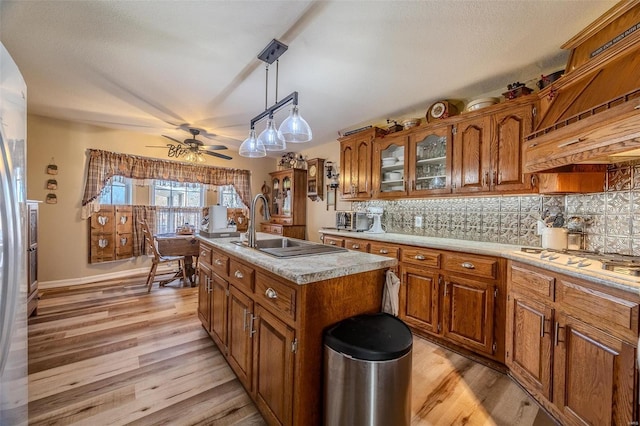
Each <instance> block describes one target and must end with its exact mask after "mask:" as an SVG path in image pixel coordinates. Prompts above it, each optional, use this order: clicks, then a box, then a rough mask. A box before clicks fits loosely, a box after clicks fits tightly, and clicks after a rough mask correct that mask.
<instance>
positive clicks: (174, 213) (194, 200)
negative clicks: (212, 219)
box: [151, 180, 206, 234]
mask: <svg viewBox="0 0 640 426" xmlns="http://www.w3.org/2000/svg"><path fill="white" fill-rule="evenodd" d="M205 198H206V197H205V191H204V186H203V185H201V184H198V183H185V182H175V181H168V180H154V181H153V185H152V187H151V204H152V205H154V206H156V207H157V210H156V213H157V214H156V227H157V229H156V232H157V233H159V234H164V233H168V232H175V231H176V229H177V228H178V226H182V225H185V224H190V225H193V226H195V227H196V229H197V228H198V225H199V224H200V217H201V215H202V207H203V206H204V200H205Z"/></svg>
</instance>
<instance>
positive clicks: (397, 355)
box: [323, 313, 413, 426]
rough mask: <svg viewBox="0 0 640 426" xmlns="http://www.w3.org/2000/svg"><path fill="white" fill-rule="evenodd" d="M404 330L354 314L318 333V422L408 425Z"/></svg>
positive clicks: (390, 319)
mask: <svg viewBox="0 0 640 426" xmlns="http://www.w3.org/2000/svg"><path fill="white" fill-rule="evenodd" d="M412 347H413V337H412V336H411V331H410V330H409V327H407V325H406V324H405V323H404V322H402V321H401V320H399V319H398V318H396V317H394V316H392V315H389V314H385V313H379V314H372V315H358V316H355V317H351V318H347V319H346V320H343V321H341V322H339V323H338V324H336V325H334V326H332V327H331V328H329V329H327V330H326V331H325V334H324V402H323V404H324V424H325V425H326V426H342V425H344V426H360V425H362V426H364V425H367V426H373V425H379V426H404V425H409V423H410V421H411V350H412Z"/></svg>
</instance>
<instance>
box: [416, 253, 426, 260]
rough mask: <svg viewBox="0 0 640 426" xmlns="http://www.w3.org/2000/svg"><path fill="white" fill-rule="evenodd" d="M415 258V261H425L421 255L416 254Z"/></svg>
mask: <svg viewBox="0 0 640 426" xmlns="http://www.w3.org/2000/svg"><path fill="white" fill-rule="evenodd" d="M415 258H416V260H424V259H425V257H424V256H423V255H421V254H416V255H415Z"/></svg>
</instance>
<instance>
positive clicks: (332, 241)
mask: <svg viewBox="0 0 640 426" xmlns="http://www.w3.org/2000/svg"><path fill="white" fill-rule="evenodd" d="M322 242H323V243H324V244H327V245H329V246H336V247H344V238H340V237H336V236H333V235H323V236H322Z"/></svg>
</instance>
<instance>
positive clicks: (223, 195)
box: [218, 185, 245, 209]
mask: <svg viewBox="0 0 640 426" xmlns="http://www.w3.org/2000/svg"><path fill="white" fill-rule="evenodd" d="M229 198H231V200H232V202H231V203H227V202H226V201H227V200H228V199H229ZM218 204H220V205H221V206H225V207H226V208H228V209H242V208H244V207H245V205H244V204H243V203H242V200H241V199H240V196H239V195H238V191H236V188H235V187H234V186H233V185H221V186H218Z"/></svg>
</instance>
